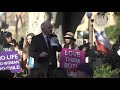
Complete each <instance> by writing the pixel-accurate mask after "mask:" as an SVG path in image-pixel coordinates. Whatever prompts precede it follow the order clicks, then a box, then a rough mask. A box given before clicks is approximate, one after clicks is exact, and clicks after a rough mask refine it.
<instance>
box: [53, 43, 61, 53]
mask: <svg viewBox="0 0 120 90" xmlns="http://www.w3.org/2000/svg"><path fill="white" fill-rule="evenodd" d="M53 48H54V50H55V51H58V52H61V50H62V46H61V45H60V44H58V46H53Z"/></svg>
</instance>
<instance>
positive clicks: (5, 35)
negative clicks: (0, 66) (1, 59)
mask: <svg viewBox="0 0 120 90" xmlns="http://www.w3.org/2000/svg"><path fill="white" fill-rule="evenodd" d="M0 37H1V43H0V52H8V51H14V50H15V49H14V47H13V46H12V45H11V44H9V43H11V41H12V34H11V33H10V32H7V31H5V32H2V33H1V36H0ZM0 72H1V75H2V73H3V74H4V75H3V76H6V77H4V78H9V77H7V76H10V78H13V77H14V73H11V72H10V71H9V70H7V71H6V70H5V71H0ZM5 74H9V75H5ZM0 77H2V76H0Z"/></svg>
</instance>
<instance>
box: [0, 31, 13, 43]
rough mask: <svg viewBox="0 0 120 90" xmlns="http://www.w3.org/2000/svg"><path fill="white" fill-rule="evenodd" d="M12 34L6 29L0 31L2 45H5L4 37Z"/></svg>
mask: <svg viewBox="0 0 120 90" xmlns="http://www.w3.org/2000/svg"><path fill="white" fill-rule="evenodd" d="M11 36H12V33H10V32H8V31H5V32H2V34H1V40H2V43H1V44H2V45H7V44H8V43H7V40H6V38H9V37H11Z"/></svg>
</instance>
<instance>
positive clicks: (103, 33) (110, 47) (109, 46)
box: [100, 31, 112, 50]
mask: <svg viewBox="0 0 120 90" xmlns="http://www.w3.org/2000/svg"><path fill="white" fill-rule="evenodd" d="M100 34H101V35H102V36H103V38H104V39H105V40H106V42H107V45H106V46H107V48H109V50H111V49H112V45H111V44H110V43H109V41H108V38H107V36H106V33H105V31H101V32H100Z"/></svg>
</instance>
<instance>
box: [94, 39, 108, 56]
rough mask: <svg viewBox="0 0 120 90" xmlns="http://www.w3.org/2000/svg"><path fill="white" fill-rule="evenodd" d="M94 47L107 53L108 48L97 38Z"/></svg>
mask: <svg viewBox="0 0 120 90" xmlns="http://www.w3.org/2000/svg"><path fill="white" fill-rule="evenodd" d="M96 47H97V50H98V51H101V52H103V53H104V54H109V52H110V51H109V49H108V48H106V47H105V46H104V45H102V44H101V43H100V42H99V41H98V40H96Z"/></svg>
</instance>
